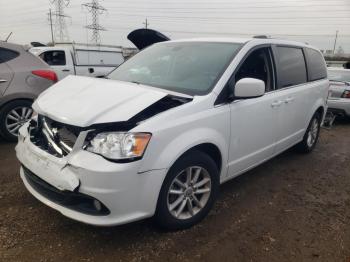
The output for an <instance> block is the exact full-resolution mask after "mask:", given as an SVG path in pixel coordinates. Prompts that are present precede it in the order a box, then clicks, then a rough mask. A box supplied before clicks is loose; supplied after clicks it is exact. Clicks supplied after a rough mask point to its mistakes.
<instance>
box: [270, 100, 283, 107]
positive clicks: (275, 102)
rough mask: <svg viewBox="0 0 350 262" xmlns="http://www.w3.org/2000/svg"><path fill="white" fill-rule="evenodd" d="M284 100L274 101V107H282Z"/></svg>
mask: <svg viewBox="0 0 350 262" xmlns="http://www.w3.org/2000/svg"><path fill="white" fill-rule="evenodd" d="M282 103H283V101H282V100H278V101H274V102H273V103H272V104H271V106H272V107H280V106H281V105H282Z"/></svg>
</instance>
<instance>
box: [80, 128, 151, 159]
mask: <svg viewBox="0 0 350 262" xmlns="http://www.w3.org/2000/svg"><path fill="white" fill-rule="evenodd" d="M150 139H151V134H149V133H124V132H106V133H99V134H97V135H96V136H95V137H94V138H93V139H92V140H91V141H90V143H89V145H88V146H87V148H86V150H87V151H89V152H92V153H96V154H99V155H102V156H104V157H105V158H108V159H113V160H126V159H132V158H140V157H142V156H143V153H144V152H145V149H146V147H147V145H148V142H149V140H150Z"/></svg>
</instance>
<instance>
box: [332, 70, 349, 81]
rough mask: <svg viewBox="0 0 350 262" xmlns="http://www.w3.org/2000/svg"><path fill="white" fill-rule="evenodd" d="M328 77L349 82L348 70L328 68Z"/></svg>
mask: <svg viewBox="0 0 350 262" xmlns="http://www.w3.org/2000/svg"><path fill="white" fill-rule="evenodd" d="M328 79H329V80H333V81H341V82H350V70H347V71H345V70H344V71H343V70H342V71H340V70H328Z"/></svg>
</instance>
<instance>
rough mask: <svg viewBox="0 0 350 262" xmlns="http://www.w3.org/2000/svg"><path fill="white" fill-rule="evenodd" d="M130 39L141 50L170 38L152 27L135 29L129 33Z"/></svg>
mask: <svg viewBox="0 0 350 262" xmlns="http://www.w3.org/2000/svg"><path fill="white" fill-rule="evenodd" d="M128 39H129V40H130V41H131V42H132V43H133V44H134V45H135V46H136V47H137V48H138V49H140V50H141V49H144V48H146V47H148V46H150V45H153V44H155V43H158V42H164V41H169V40H170V38H169V37H167V36H165V35H163V34H162V33H159V32H158V31H155V30H152V29H137V30H134V31H132V32H131V33H129V34H128Z"/></svg>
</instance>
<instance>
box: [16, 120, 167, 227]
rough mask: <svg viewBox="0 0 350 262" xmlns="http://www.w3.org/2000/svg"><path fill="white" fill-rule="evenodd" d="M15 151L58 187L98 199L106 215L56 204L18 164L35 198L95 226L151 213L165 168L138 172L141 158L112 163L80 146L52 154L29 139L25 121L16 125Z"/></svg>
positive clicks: (24, 161)
mask: <svg viewBox="0 0 350 262" xmlns="http://www.w3.org/2000/svg"><path fill="white" fill-rule="evenodd" d="M16 154H17V158H18V159H19V161H20V162H21V164H22V165H23V166H25V167H26V168H27V169H28V170H30V171H31V172H32V173H34V174H35V175H36V176H38V177H39V178H40V179H42V180H43V181H45V182H46V183H48V184H50V185H52V186H53V187H55V188H57V189H58V190H61V191H70V192H78V193H81V194H84V195H88V196H91V197H92V198H95V199H98V200H99V201H101V202H102V203H103V204H104V205H105V206H106V207H107V208H108V210H109V211H110V213H109V214H108V215H99V216H95V215H89V214H84V213H82V212H78V211H76V210H72V209H70V208H68V207H66V206H64V205H61V204H57V203H55V202H54V201H52V200H50V199H48V198H47V197H45V196H44V195H43V194H40V192H39V191H37V190H35V188H34V187H33V186H31V184H30V183H29V181H28V179H27V178H26V176H25V175H24V172H23V168H21V171H20V174H21V178H22V180H23V183H24V185H25V186H26V188H27V189H28V191H29V192H30V193H31V194H32V195H33V196H34V197H36V198H37V199H38V200H39V201H41V202H43V203H44V204H46V205H48V206H50V207H51V208H53V209H55V210H57V211H59V212H61V213H62V214H63V215H65V216H67V217H69V218H72V219H74V220H77V221H81V222H84V223H87V224H92V225H98V226H112V225H119V224H125V223H128V222H132V221H135V220H139V219H142V218H146V217H150V216H152V215H153V214H154V212H155V208H156V204H157V200H158V194H159V191H160V188H161V185H162V182H163V180H164V177H165V175H166V172H167V170H166V169H161V170H151V171H148V172H143V173H138V170H139V167H140V163H141V161H136V162H131V163H122V164H118V163H112V162H110V161H107V160H105V159H104V158H102V157H100V156H98V155H95V154H92V153H89V152H86V151H84V150H80V151H77V152H75V153H74V154H72V155H68V156H67V157H63V158H56V157H54V156H52V155H50V154H49V153H47V152H45V151H43V150H41V149H39V148H38V147H36V146H35V145H34V144H32V143H31V142H30V139H29V137H28V133H27V125H24V126H23V127H22V128H21V129H20V136H19V142H18V144H17V146H16Z"/></svg>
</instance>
